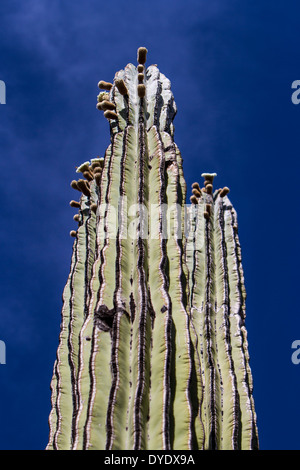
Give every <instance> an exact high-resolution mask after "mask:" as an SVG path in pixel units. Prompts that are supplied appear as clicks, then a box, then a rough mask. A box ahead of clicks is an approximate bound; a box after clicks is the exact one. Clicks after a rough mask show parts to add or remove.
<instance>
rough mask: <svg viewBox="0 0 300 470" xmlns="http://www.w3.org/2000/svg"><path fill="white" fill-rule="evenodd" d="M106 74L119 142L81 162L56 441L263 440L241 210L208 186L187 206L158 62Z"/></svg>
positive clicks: (55, 400) (171, 107)
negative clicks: (255, 385)
mask: <svg viewBox="0 0 300 470" xmlns="http://www.w3.org/2000/svg"><path fill="white" fill-rule="evenodd" d="M138 57H139V55H138ZM140 57H141V55H140ZM138 69H139V70H138ZM141 70H143V73H144V79H143V77H142V75H141ZM138 74H139V75H138ZM122 81H123V82H122ZM116 84H117V85H118V86H117V85H116ZM100 86H101V88H103V86H104V85H103V83H102V84H101V85H100ZM105 86H106V88H107V90H108V91H106V92H102V93H100V95H99V97H98V100H99V102H102V101H103V100H106V101H107V100H109V101H110V102H111V103H113V104H114V106H113V105H109V109H110V111H109V112H107V111H104V112H105V113H106V114H105V116H106V117H107V118H108V119H109V122H110V132H111V143H110V145H109V147H108V148H107V150H106V153H105V157H104V159H100V158H98V159H93V160H91V161H90V162H85V163H84V164H83V165H81V166H80V167H79V168H78V169H77V172H82V173H83V174H84V175H85V177H86V179H87V181H86V183H85V186H83V183H82V182H80V183H78V186H80V188H79V189H81V190H83V193H82V195H81V197H80V203H79V204H80V207H79V216H77V220H78V229H77V232H76V234H75V240H74V244H73V255H72V261H71V269H70V275H69V278H68V281H67V284H66V287H65V289H64V293H63V308H62V323H61V332H60V337H59V345H58V350H57V358H56V361H55V364H54V371H53V378H52V382H51V392H52V393H51V404H52V408H51V413H50V417H49V427H50V434H49V442H48V445H47V449H58V450H66V449H73V450H80V449H110V450H116V449H120V450H127V449H135V450H140V449H149V450H150V449H152V450H160V449H162V450H171V449H176V450H185V449H199V450H200V449H256V448H258V434H257V427H256V414H255V409H254V401H253V385H252V376H251V370H250V367H249V354H248V344H247V333H246V330H245V325H244V320H245V288H244V276H243V269H242V264H241V250H240V244H239V239H238V233H237V217H236V213H235V211H234V209H233V207H232V205H231V203H230V201H229V199H228V197H227V196H226V195H224V194H223V193H226V191H224V190H223V193H222V192H220V191H215V192H214V193H213V194H209V191H208V189H207V192H206V190H205V189H202V191H201V190H200V192H201V195H200V193H199V194H198V193H197V197H196V196H193V199H192V200H193V204H191V205H190V206H189V207H188V210H187V211H185V200H186V183H185V180H184V176H183V169H182V158H181V155H180V152H179V149H178V148H177V146H176V144H175V143H174V140H173V133H174V129H173V119H174V116H175V114H176V104H175V101H174V97H173V95H172V92H171V89H170V82H169V80H168V79H167V78H166V77H165V76H164V75H163V74H161V73H160V71H159V70H158V68H157V67H156V66H153V65H152V66H150V67H148V68H147V70H145V69H143V67H142V65H141V64H140V65H139V66H138V68H137V67H135V66H134V65H132V64H129V65H127V66H126V67H125V69H124V70H121V71H119V72H117V74H116V76H115V79H114V83H113V84H112V85H111V84H106V85H105ZM144 93H145V96H143V95H144ZM106 106H108V105H107V104H106ZM97 107H99V109H102V108H103V109H105V105H104V106H103V105H101V106H97ZM113 108H114V110H113ZM106 109H108V107H107V108H106ZM213 177H214V175H208V176H207V175H206V179H207V178H208V179H209V180H210V181H211V182H212V180H213ZM205 184H207V181H206V183H205ZM73 187H77V186H76V183H75V184H74V185H73ZM207 188H208V187H207ZM77 189H78V188H77ZM199 189H200V188H199ZM208 204H210V206H209V207H208V206H207V205H208ZM73 205H74V204H73ZM95 205H96V206H95ZM95 207H97V210H95ZM207 211H208V212H207ZM187 220H188V222H189V223H188V230H187V229H186V221H187Z"/></svg>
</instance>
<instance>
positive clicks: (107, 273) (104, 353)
mask: <svg viewBox="0 0 300 470" xmlns="http://www.w3.org/2000/svg"><path fill="white" fill-rule="evenodd" d="M122 137H123V136H122V133H118V134H115V135H114V137H113V141H112V150H111V156H110V161H109V166H108V174H107V186H106V189H105V203H106V212H107V214H106V217H105V219H106V220H105V221H104V224H105V225H104V233H103V238H104V241H103V246H102V248H101V250H100V254H99V256H100V262H101V266H100V269H99V280H100V282H99V284H100V286H99V291H98V296H97V304H96V307H95V312H99V314H98V315H97V317H98V318H99V322H98V323H97V322H96V321H95V313H94V312H93V314H94V326H93V340H92V346H93V349H92V352H91V361H90V366H89V370H90V377H91V392H90V396H89V405H88V416H87V420H86V424H85V446H86V447H87V448H89V447H90V446H91V448H93V447H94V442H95V441H97V440H98V442H101V443H102V445H104V444H103V443H104V442H105V440H106V413H105V411H104V410H105V407H104V406H103V402H104V403H106V404H107V403H108V395H109V393H110V392H109V390H110V388H111V380H112V377H111V374H109V375H108V376H103V375H102V374H99V373H98V372H99V371H100V370H101V367H102V366H101V365H102V364H103V363H105V362H107V357H110V351H111V341H112V339H111V335H110V331H111V328H112V325H111V324H110V323H107V321H108V320H107V318H106V317H105V316H104V317H103V313H104V314H105V313H106V311H108V312H113V309H114V299H113V294H114V291H115V288H116V278H115V270H114V269H112V267H113V266H115V265H116V261H117V250H116V242H115V238H116V230H115V227H116V225H115V224H116V215H117V212H116V209H117V208H116V205H115V203H114V201H117V200H118V195H119V186H120V158H121V155H122V148H123V138H122ZM110 201H111V202H110ZM104 216H105V213H104ZM105 235H106V236H105ZM102 318H103V320H102ZM111 318H113V317H112V316H111ZM102 342H103V346H101V343H102ZM111 399H113V398H112V397H111ZM94 408H95V410H97V409H99V410H101V419H103V421H100V418H99V417H98V423H99V424H100V425H98V426H97V425H95V422H96V420H95V419H93V418H95V416H97V415H96V411H95V413H94V411H93V409H94ZM99 412H100V411H99ZM94 439H95V440H94Z"/></svg>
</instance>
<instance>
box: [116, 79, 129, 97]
mask: <svg viewBox="0 0 300 470" xmlns="http://www.w3.org/2000/svg"><path fill="white" fill-rule="evenodd" d="M115 84H116V87H117V88H118V90H119V92H120V93H121V95H123V96H124V95H128V90H127V86H126V85H125V83H124V80H122V79H117V80H115Z"/></svg>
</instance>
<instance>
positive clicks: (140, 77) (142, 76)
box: [138, 73, 144, 83]
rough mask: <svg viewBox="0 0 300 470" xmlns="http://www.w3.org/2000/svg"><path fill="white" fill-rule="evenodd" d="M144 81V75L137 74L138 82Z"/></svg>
mask: <svg viewBox="0 0 300 470" xmlns="http://www.w3.org/2000/svg"><path fill="white" fill-rule="evenodd" d="M143 81H144V74H143V73H138V82H139V83H143Z"/></svg>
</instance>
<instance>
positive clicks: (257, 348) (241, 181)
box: [0, 0, 300, 449]
mask: <svg viewBox="0 0 300 470" xmlns="http://www.w3.org/2000/svg"><path fill="white" fill-rule="evenodd" d="M299 13H300V4H299V2H297V1H296V0H295V1H293V0H290V1H289V2H286V1H281V0H277V1H276V2H270V1H269V0H251V1H250V0H244V1H243V2H241V1H238V0H210V1H209V2H207V1H206V0H185V1H178V0H172V1H171V0H168V1H166V0H159V1H158V0H151V2H144V1H143V0H142V1H141V0H140V1H137V0H126V1H122V0H115V1H114V2H110V3H106V2H100V1H99V0H98V1H96V0H85V1H83V0H74V1H73V2H70V1H66V0H51V1H50V0H48V1H46V0H26V1H22V0H18V1H16V0H2V1H1V4H0V57H1V61H0V80H3V81H4V82H5V84H6V104H5V105H0V159H1V170H2V177H1V184H0V198H1V199H0V200H1V209H2V210H1V229H0V260H1V270H0V278H1V279H0V295H1V297H0V298H1V303H0V340H1V341H4V342H5V344H6V354H7V358H6V362H7V363H6V364H5V365H4V364H3V365H0V449H44V448H45V446H46V444H47V438H48V415H49V412H50V389H49V385H50V380H51V376H52V368H53V362H54V359H55V353H56V348H57V344H58V334H59V326H60V311H61V305H62V301H61V296H62V291H63V288H64V285H65V282H66V280H67V276H68V272H69V267H70V259H71V250H72V239H71V238H70V236H69V232H70V230H72V229H74V228H75V225H74V221H73V219H72V217H73V214H74V211H73V210H72V209H71V208H70V207H69V201H70V200H71V199H73V197H74V191H73V190H72V189H71V188H70V181H71V180H72V179H73V178H74V177H75V176H76V175H75V166H77V165H79V164H80V163H81V162H83V161H86V160H88V159H90V158H93V157H95V156H97V155H100V156H102V155H103V153H104V151H105V149H106V147H107V146H108V144H109V128H108V123H107V121H106V120H105V119H104V118H103V117H102V114H101V113H99V111H97V110H96V106H95V105H96V96H97V94H98V92H99V91H98V87H97V83H98V81H99V80H107V81H112V80H113V77H114V74H115V72H116V71H117V70H120V69H121V68H123V67H124V66H125V65H126V64H127V63H129V62H133V63H136V51H137V48H138V47H139V46H146V47H147V49H148V51H149V52H148V58H147V64H148V65H150V64H152V63H155V64H158V66H159V68H160V70H161V72H162V73H164V74H165V75H166V76H167V77H168V78H169V79H170V80H171V83H172V91H173V93H174V96H175V100H176V104H177V108H178V114H177V116H176V118H175V121H174V124H175V141H176V143H177V144H178V146H179V148H180V150H181V153H182V156H183V159H184V174H185V177H186V181H187V184H188V186H189V187H190V185H191V184H192V182H193V181H194V180H195V179H196V180H200V179H201V178H200V175H201V173H203V172H216V173H217V174H218V177H217V179H216V185H218V186H220V187H222V186H225V185H226V186H229V187H230V190H231V192H230V199H231V201H232V203H233V204H234V206H235V208H236V210H237V212H238V220H239V235H240V241H241V245H242V253H243V267H244V271H245V278H246V289H247V294H248V297H247V318H246V326H247V330H248V340H249V350H250V365H251V368H252V373H253V379H254V399H255V403H256V412H257V415H258V429H259V437H260V446H261V448H262V449H300V436H299V425H298V423H299V420H300V403H299V396H300V364H299V365H296V364H293V363H292V361H291V355H292V352H293V350H292V349H291V345H292V343H293V341H295V340H300V311H299V302H298V293H299V291H300V289H299V280H300V278H299V263H300V252H299V238H300V237H299V236H300V222H299V219H300V218H299V204H298V178H299V170H300V163H299V157H300V139H299V135H300V105H298V106H297V105H294V104H293V103H292V101H291V95H292V91H293V90H292V89H291V84H292V82H293V81H294V80H300V48H299V39H300V29H299Z"/></svg>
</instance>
